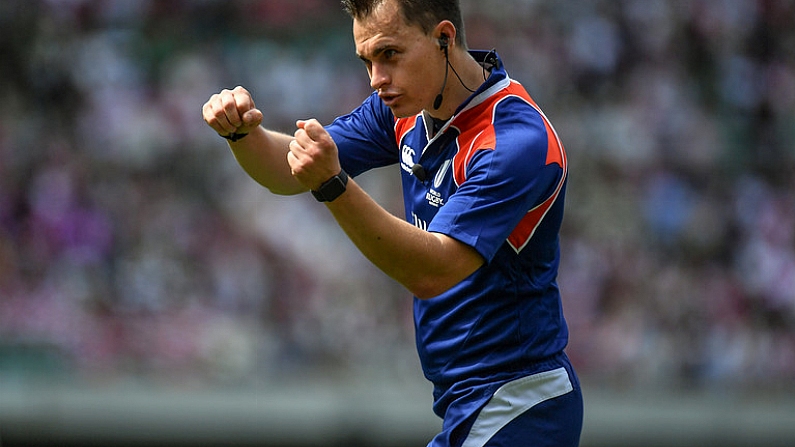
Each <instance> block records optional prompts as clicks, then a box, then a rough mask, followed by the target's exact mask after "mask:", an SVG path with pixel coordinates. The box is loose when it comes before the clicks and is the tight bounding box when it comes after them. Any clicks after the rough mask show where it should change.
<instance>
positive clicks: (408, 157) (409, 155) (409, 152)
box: [400, 144, 417, 172]
mask: <svg viewBox="0 0 795 447" xmlns="http://www.w3.org/2000/svg"><path fill="white" fill-rule="evenodd" d="M416 155H417V152H416V151H415V150H414V149H412V148H411V147H410V146H409V145H408V144H404V145H403V150H402V151H401V157H400V161H401V163H400V167H401V168H403V170H404V171H406V172H411V167H412V166H414V157H415V156H416Z"/></svg>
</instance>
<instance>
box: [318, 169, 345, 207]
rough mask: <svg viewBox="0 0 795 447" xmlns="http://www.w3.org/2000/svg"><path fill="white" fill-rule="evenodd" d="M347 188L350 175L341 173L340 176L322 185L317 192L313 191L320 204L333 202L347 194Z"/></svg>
mask: <svg viewBox="0 0 795 447" xmlns="http://www.w3.org/2000/svg"><path fill="white" fill-rule="evenodd" d="M346 186H348V174H346V173H345V171H340V173H339V174H337V175H335V176H334V177H331V178H330V179H328V180H326V181H325V182H324V183H323V184H322V185H320V188H318V189H317V191H315V190H312V195H313V196H315V198H316V199H317V201H318V202H331V201H333V200H334V199H336V198H337V197H339V196H340V195H342V193H344V192H345V187H346Z"/></svg>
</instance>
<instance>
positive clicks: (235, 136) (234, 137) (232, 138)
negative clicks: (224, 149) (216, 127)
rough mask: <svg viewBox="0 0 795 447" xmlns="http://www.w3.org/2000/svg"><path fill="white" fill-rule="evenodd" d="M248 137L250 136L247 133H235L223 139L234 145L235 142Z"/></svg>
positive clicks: (224, 136)
mask: <svg viewBox="0 0 795 447" xmlns="http://www.w3.org/2000/svg"><path fill="white" fill-rule="evenodd" d="M246 135H248V134H247V133H235V132H232V133H230V134H229V135H221V137H223V138H226V139H227V140H229V141H231V142H233V143H234V142H235V141H240V140H242V139H243V138H245V137H246Z"/></svg>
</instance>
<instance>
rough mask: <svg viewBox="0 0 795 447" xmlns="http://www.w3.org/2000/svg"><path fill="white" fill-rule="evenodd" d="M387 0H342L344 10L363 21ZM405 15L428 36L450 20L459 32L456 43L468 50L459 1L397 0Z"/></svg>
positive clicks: (405, 18)
mask: <svg viewBox="0 0 795 447" xmlns="http://www.w3.org/2000/svg"><path fill="white" fill-rule="evenodd" d="M385 1H387V0H342V8H343V9H344V10H345V12H347V13H348V14H349V15H350V16H351V17H353V18H354V19H363V18H366V17H367V16H369V15H370V14H371V13H372V12H373V10H374V9H375V8H376V7H377V6H378V5H380V4H381V3H383V2H385ZM395 1H397V3H398V5H399V6H400V10H401V12H402V13H403V20H405V21H406V23H407V24H409V25H417V26H419V27H420V29H422V30H423V31H424V32H425V33H426V34H430V33H431V32H432V31H433V29H434V28H435V27H436V25H438V24H439V23H440V22H442V21H443V20H449V21H450V22H452V23H453V26H455V29H456V31H457V35H456V39H455V40H456V43H458V44H459V45H461V46H462V47H464V48H466V34H465V32H464V19H463V15H462V14H461V5H460V4H459V0H395Z"/></svg>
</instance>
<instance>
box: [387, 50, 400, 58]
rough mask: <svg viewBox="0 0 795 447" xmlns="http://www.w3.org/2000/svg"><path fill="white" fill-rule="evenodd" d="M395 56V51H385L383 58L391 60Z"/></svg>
mask: <svg viewBox="0 0 795 447" xmlns="http://www.w3.org/2000/svg"><path fill="white" fill-rule="evenodd" d="M396 55H397V51H395V50H386V51H384V58H386V59H392V58H393V57H395V56H396Z"/></svg>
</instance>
